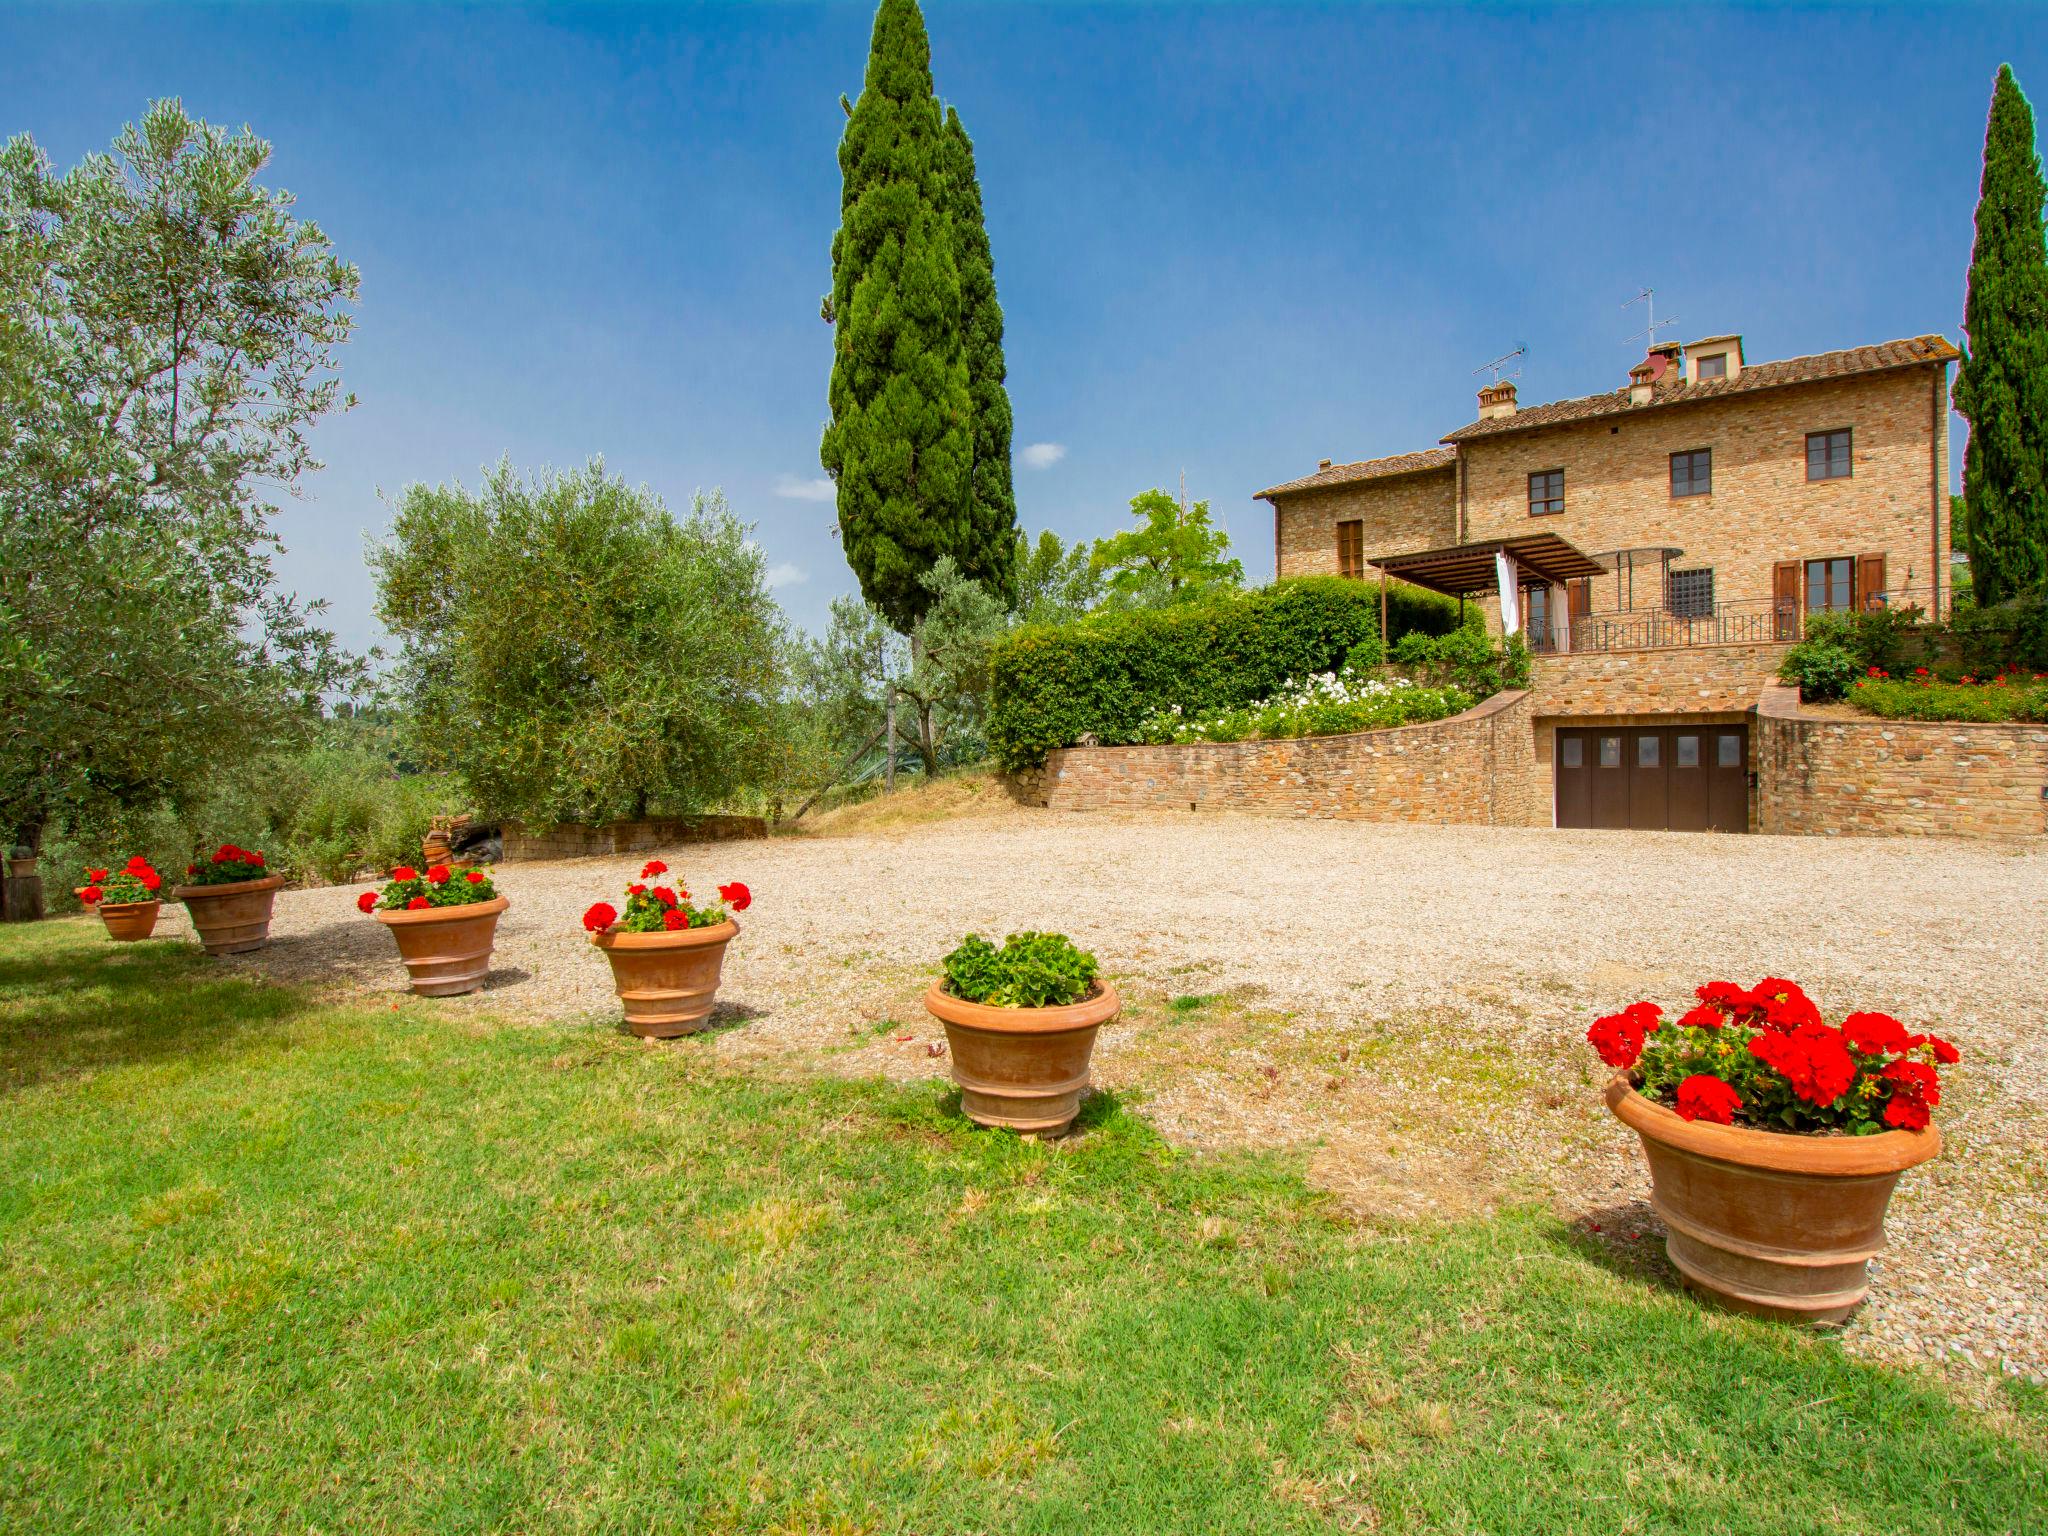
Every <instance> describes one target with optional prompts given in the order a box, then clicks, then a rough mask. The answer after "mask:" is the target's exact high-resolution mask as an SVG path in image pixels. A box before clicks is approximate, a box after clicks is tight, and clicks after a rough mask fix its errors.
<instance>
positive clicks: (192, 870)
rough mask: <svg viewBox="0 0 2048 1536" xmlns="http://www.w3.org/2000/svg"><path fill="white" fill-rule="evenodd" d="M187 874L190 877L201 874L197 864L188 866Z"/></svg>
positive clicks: (186, 867)
mask: <svg viewBox="0 0 2048 1536" xmlns="http://www.w3.org/2000/svg"><path fill="white" fill-rule="evenodd" d="M185 873H186V874H188V875H196V874H198V873H199V866H198V865H197V864H187V865H186V866H185Z"/></svg>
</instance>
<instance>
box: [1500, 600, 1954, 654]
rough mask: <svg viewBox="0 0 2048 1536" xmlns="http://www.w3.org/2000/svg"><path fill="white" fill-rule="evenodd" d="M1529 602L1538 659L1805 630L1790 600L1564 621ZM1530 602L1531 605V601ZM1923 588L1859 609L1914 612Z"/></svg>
mask: <svg viewBox="0 0 2048 1536" xmlns="http://www.w3.org/2000/svg"><path fill="white" fill-rule="evenodd" d="M1522 595H1523V600H1524V602H1525V603H1527V604H1528V608H1529V611H1528V612H1527V615H1526V618H1525V622H1524V626H1523V633H1524V635H1525V636H1526V637H1527V639H1528V642H1529V649H1530V650H1531V651H1533V652H1535V653H1536V654H1537V655H1539V656H1555V655H1561V654H1564V653H1566V652H1588V651H1649V650H1662V649H1665V648H1668V647H1673V646H1688V645H1789V644H1790V643H1791V642H1793V641H1795V640H1797V639H1798V638H1799V637H1800V635H1801V634H1802V633H1803V631H1804V630H1805V627H1806V626H1805V617H1806V615H1805V610H1804V605H1803V604H1801V603H1799V602H1796V601H1793V600H1791V599H1782V600H1774V599H1771V598H1756V599H1754V600H1751V601H1747V602H1733V603H1714V604H1712V605H1711V606H1708V605H1701V606H1699V607H1696V608H1695V607H1675V606H1672V605H1670V604H1667V603H1644V604H1636V605H1633V606H1630V607H1626V608H1613V609H1606V610H1600V611H1594V612H1587V613H1575V614H1572V615H1570V616H1569V617H1568V618H1567V617H1566V616H1565V615H1564V614H1561V613H1557V612H1554V611H1545V610H1546V608H1547V606H1548V605H1547V601H1546V599H1547V594H1545V595H1544V596H1540V597H1539V596H1538V595H1537V594H1536V593H1535V592H1534V591H1529V590H1525V591H1524V593H1523V594H1522ZM1532 598H1535V601H1533V602H1531V601H1530V599H1532ZM1931 601H1932V595H1931V594H1930V593H1929V592H1928V591H1926V590H1925V589H1924V588H1921V589H1914V588H1900V589H1899V590H1897V591H1893V592H1874V593H1871V594H1869V596H1868V597H1867V598H1865V600H1864V602H1863V604H1862V606H1864V607H1866V608H1871V609H1885V608H1919V609H1922V610H1925V609H1927V608H1928V607H1929V606H1930V605H1931Z"/></svg>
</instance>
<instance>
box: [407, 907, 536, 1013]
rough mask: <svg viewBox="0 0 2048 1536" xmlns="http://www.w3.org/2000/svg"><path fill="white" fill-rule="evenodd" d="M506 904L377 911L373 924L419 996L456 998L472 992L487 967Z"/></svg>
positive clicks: (487, 969) (489, 967)
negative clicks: (385, 931) (386, 933)
mask: <svg viewBox="0 0 2048 1536" xmlns="http://www.w3.org/2000/svg"><path fill="white" fill-rule="evenodd" d="M509 905H511V903H509V902H508V901H506V900H505V898H504V897H502V896H494V897H492V898H491V899H490V900H489V901H475V902H471V903H470V904H469V905H467V906H462V907H422V908H420V910H419V911H417V912H407V911H404V910H402V909H401V910H399V911H396V912H384V911H379V912H378V913H377V914H376V918H377V921H378V922H380V923H382V924H383V925H384V926H385V927H386V928H389V929H390V930H391V937H392V938H394V939H396V940H397V941H398V956H399V958H400V959H401V960H403V961H404V962H405V968H406V970H407V971H409V972H411V974H412V989H413V991H415V992H417V993H418V994H419V995H420V996H421V997H455V996H458V995H459V994H461V993H464V992H474V991H475V990H476V989H477V988H478V987H480V986H482V985H483V984H484V977H485V976H486V975H488V974H489V972H490V969H491V944H492V942H493V941H494V940H495V939H496V938H497V935H498V914H499V913H500V912H503V911H504V910H505V908H506V907H508V906H509Z"/></svg>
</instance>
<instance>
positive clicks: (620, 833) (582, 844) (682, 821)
mask: <svg viewBox="0 0 2048 1536" xmlns="http://www.w3.org/2000/svg"><path fill="white" fill-rule="evenodd" d="M767 835H768V823H767V822H766V821H764V820H763V819H762V818H761V817H759V816H678V817H662V818H658V819H655V820H651V821H615V822H613V823H611V825H609V826H603V827H591V826H583V825H581V824H578V823H575V822H565V823H563V824H561V825H558V826H552V827H527V826H523V825H521V824H520V823H519V822H516V821H508V822H506V823H505V828H504V838H505V857H506V858H507V859H587V858H595V857H598V856H601V855H608V854H614V853H654V852H657V851H659V850H660V849H663V848H673V847H675V846H677V845H678V844H680V843H723V842H730V841H732V840H734V839H736V838H742V837H766V836H767Z"/></svg>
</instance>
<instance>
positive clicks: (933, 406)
mask: <svg viewBox="0 0 2048 1536" xmlns="http://www.w3.org/2000/svg"><path fill="white" fill-rule="evenodd" d="M850 118H851V120H850V121H849V122H848V123H847V125H846V135H845V137H844V138H842V139H841V140H840V141H839V170H840V175H841V177H842V189H841V192H840V199H839V219H840V223H839V232H838V233H837V234H836V235H834V236H833V237H832V296H831V301H830V305H829V314H830V317H831V319H832V323H833V338H832V383H831V390H830V400H831V406H832V420H831V424H830V425H829V426H827V427H826V429H825V437H824V441H823V443H822V444H821V445H820V447H819V458H820V460H821V461H822V462H823V464H824V466H825V468H826V469H827V470H828V471H829V472H830V473H831V475H832V478H833V479H834V481H836V482H837V486H838V502H839V530H840V537H841V540H842V542H843V543H844V545H845V547H846V560H847V563H848V564H849V565H851V566H852V567H853V571H854V574H855V575H856V576H858V577H859V578H860V586H861V591H862V593H863V594H865V595H866V597H867V600H868V601H869V602H870V603H872V604H874V606H875V607H876V608H877V609H879V610H880V611H881V613H882V614H883V616H884V617H886V618H887V619H888V620H889V622H890V623H891V624H893V625H894V626H895V627H896V628H897V629H898V630H900V631H902V632H904V633H908V632H909V631H910V629H911V628H912V627H913V626H914V625H915V624H916V622H917V620H918V619H919V617H920V616H921V615H922V614H923V613H924V610H925V608H926V606H927V605H928V604H929V602H930V600H931V594H930V593H929V592H927V591H926V590H925V587H924V584H923V577H924V575H925V573H926V572H927V571H929V570H930V569H931V568H932V567H933V566H934V565H936V564H937V563H938V562H939V560H940V558H941V557H943V556H945V555H953V556H954V557H955V558H956V559H958V558H959V555H960V552H961V550H962V549H963V548H964V547H965V545H966V543H967V531H968V525H969V507H970V504H971V499H972V471H973V464H974V421H973V403H972V399H971V397H970V395H969V392H968V370H967V355H966V346H965V339H964V336H963V334H962V326H961V318H962V317H961V294H960V273H959V269H958V267H957V266H956V265H955V262H954V254H953V252H954V232H953V223H952V219H951V209H952V190H951V180H950V177H949V176H948V174H947V163H948V159H949V155H948V152H947V149H946V138H945V123H944V120H943V119H942V118H941V117H940V115H939V104H938V100H937V98H936V97H934V96H933V94H932V71H931V45H930V43H929V42H928V41H927V39H926V37H925V30H924V17H923V15H922V14H921V13H920V12H919V11H918V8H917V3H916V0H882V3H881V7H880V9H878V10H877V11H876V12H875V29H874V36H873V38H872V40H871V42H870V45H869V49H868V70H867V79H866V83H865V84H864V85H863V87H862V89H861V93H860V101H859V102H858V103H857V104H856V105H855V106H854V107H853V108H852V111H851V114H850ZM963 563H964V562H963Z"/></svg>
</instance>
